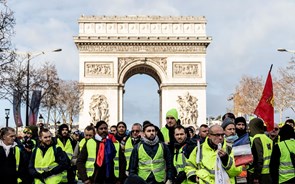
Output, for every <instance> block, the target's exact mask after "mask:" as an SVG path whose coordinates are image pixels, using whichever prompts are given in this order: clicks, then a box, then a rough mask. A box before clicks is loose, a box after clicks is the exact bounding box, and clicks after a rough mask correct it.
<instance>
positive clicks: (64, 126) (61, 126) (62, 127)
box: [58, 124, 69, 135]
mask: <svg viewBox="0 0 295 184" xmlns="http://www.w3.org/2000/svg"><path fill="white" fill-rule="evenodd" d="M64 128H67V129H68V130H69V126H68V125H67V124H61V125H60V126H59V127H58V133H59V134H60V135H61V131H62V130H63V129H64Z"/></svg>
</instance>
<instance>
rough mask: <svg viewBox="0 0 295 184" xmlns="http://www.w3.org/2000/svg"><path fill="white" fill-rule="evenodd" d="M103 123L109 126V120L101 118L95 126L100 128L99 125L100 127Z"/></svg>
mask: <svg viewBox="0 0 295 184" xmlns="http://www.w3.org/2000/svg"><path fill="white" fill-rule="evenodd" d="M103 124H105V125H107V126H108V124H107V122H105V121H103V120H100V121H98V122H97V123H96V125H95V128H96V129H98V127H100V126H101V125H103Z"/></svg>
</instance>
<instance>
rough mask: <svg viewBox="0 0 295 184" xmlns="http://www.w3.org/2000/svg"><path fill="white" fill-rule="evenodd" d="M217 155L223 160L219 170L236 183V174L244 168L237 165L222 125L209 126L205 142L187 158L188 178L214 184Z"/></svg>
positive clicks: (191, 180)
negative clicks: (225, 138)
mask: <svg viewBox="0 0 295 184" xmlns="http://www.w3.org/2000/svg"><path fill="white" fill-rule="evenodd" d="M219 146H220V147H221V148H219ZM217 157H218V158H220V160H221V162H222V167H221V166H220V168H219V169H220V170H219V171H220V172H223V173H224V174H225V175H226V177H228V178H229V180H230V183H234V182H235V176H237V175H239V174H240V172H241V171H242V170H241V168H237V167H236V166H235V161H234V158H233V153H232V151H231V147H229V146H227V144H226V142H225V141H224V130H223V128H222V127H221V126H220V125H213V126H212V127H210V128H209V134H208V137H207V138H206V140H205V142H204V143H203V144H202V145H200V146H197V147H196V148H195V149H194V150H193V151H192V153H191V154H190V157H189V159H188V160H187V165H186V167H185V172H186V175H187V178H188V180H189V181H190V182H193V183H200V184H203V183H210V184H214V183H215V181H216V180H215V177H217V175H215V171H216V170H215V168H216V166H217ZM216 182H217V181H216ZM228 182H229V181H228Z"/></svg>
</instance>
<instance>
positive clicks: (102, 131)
mask: <svg viewBox="0 0 295 184" xmlns="http://www.w3.org/2000/svg"><path fill="white" fill-rule="evenodd" d="M97 134H98V135H99V136H100V137H102V138H103V139H104V138H106V137H107V135H108V125H106V124H102V125H100V126H99V127H98V128H97Z"/></svg>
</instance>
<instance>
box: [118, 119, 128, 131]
mask: <svg viewBox="0 0 295 184" xmlns="http://www.w3.org/2000/svg"><path fill="white" fill-rule="evenodd" d="M121 124H122V125H123V126H124V127H125V128H126V130H127V125H126V123H125V122H124V121H120V122H118V123H117V129H118V126H119V125H121Z"/></svg>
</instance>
